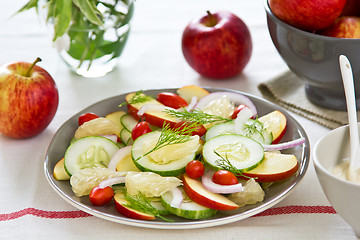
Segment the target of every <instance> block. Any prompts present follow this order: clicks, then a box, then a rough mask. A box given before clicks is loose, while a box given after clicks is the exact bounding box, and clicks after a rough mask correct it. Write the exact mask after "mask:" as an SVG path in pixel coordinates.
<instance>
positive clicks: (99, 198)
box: [89, 186, 114, 206]
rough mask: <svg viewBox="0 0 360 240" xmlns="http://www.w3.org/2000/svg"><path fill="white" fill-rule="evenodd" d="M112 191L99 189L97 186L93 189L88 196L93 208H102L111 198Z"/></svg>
mask: <svg viewBox="0 0 360 240" xmlns="http://www.w3.org/2000/svg"><path fill="white" fill-rule="evenodd" d="M113 196H114V190H113V189H112V188H111V187H106V188H99V187H98V186H96V187H94V188H93V189H92V190H91V192H90V194H89V199H90V202H91V203H92V204H93V205H95V206H102V205H104V204H106V203H108V202H110V200H111V199H112V198H113Z"/></svg>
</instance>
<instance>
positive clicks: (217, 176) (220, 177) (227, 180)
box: [212, 170, 239, 185]
mask: <svg viewBox="0 0 360 240" xmlns="http://www.w3.org/2000/svg"><path fill="white" fill-rule="evenodd" d="M212 180H213V182H214V183H217V184H221V185H233V184H237V183H238V182H239V181H238V179H237V178H236V176H235V175H234V174H233V173H232V172H230V171H228V170H218V171H216V172H215V173H214V175H213V177H212Z"/></svg>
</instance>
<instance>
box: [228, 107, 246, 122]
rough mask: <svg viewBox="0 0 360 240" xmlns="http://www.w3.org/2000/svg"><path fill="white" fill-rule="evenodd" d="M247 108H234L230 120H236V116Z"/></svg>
mask: <svg viewBox="0 0 360 240" xmlns="http://www.w3.org/2000/svg"><path fill="white" fill-rule="evenodd" d="M246 107H247V106H245V105H243V104H240V105H239V106H238V107H237V108H235V110H234V113H233V114H232V116H231V118H232V119H236V117H237V115H238V114H239V112H240V111H241V110H243V109H244V108H246Z"/></svg>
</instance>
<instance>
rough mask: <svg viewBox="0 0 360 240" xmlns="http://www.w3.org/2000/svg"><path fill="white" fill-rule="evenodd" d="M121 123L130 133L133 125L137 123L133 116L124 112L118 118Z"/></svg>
mask: <svg viewBox="0 0 360 240" xmlns="http://www.w3.org/2000/svg"><path fill="white" fill-rule="evenodd" d="M120 121H121V124H122V125H123V126H124V128H125V129H126V130H128V131H129V132H130V133H131V131H132V130H133V128H134V127H135V125H136V124H137V123H138V121H136V119H135V118H133V117H132V116H131V115H130V114H125V115H123V116H122V117H121V119H120Z"/></svg>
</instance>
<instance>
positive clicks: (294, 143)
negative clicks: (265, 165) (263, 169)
mask: <svg viewBox="0 0 360 240" xmlns="http://www.w3.org/2000/svg"><path fill="white" fill-rule="evenodd" d="M304 142H305V138H303V137H302V138H298V139H295V140H292V141H289V142H284V143H279V144H270V145H268V144H263V147H264V150H265V151H280V150H283V149H287V148H292V147H296V146H298V145H301V144H303V143H304Z"/></svg>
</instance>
